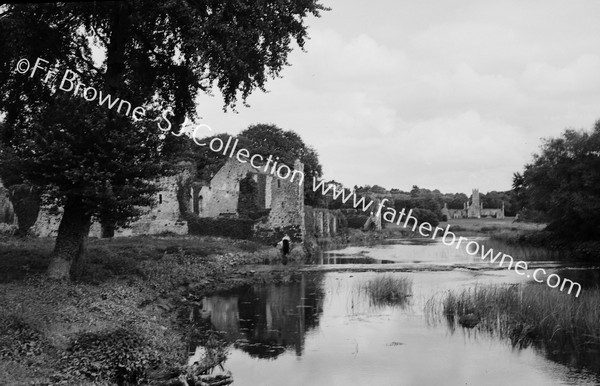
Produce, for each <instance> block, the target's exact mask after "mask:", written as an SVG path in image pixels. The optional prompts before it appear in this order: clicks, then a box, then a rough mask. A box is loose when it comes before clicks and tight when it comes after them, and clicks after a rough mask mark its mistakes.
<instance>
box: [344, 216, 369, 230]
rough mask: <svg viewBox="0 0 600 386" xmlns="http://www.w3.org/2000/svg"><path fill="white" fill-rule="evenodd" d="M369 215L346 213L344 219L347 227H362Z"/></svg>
mask: <svg viewBox="0 0 600 386" xmlns="http://www.w3.org/2000/svg"><path fill="white" fill-rule="evenodd" d="M368 219H369V216H368V215H366V214H347V215H346V221H347V223H348V228H354V229H362V227H363V226H364V225H365V223H366V222H367V220H368Z"/></svg>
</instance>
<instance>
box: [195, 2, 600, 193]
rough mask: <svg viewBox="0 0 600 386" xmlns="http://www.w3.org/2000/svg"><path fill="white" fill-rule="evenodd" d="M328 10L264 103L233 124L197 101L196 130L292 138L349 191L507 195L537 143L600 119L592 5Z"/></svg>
mask: <svg viewBox="0 0 600 386" xmlns="http://www.w3.org/2000/svg"><path fill="white" fill-rule="evenodd" d="M332 1H333V0H332ZM332 6H333V11H331V12H327V13H324V15H323V17H322V18H320V19H317V20H314V21H313V22H311V29H310V30H309V34H310V36H311V39H310V40H308V41H307V43H306V46H305V48H306V52H302V51H300V50H296V51H294V52H293V53H292V54H291V55H290V58H289V61H290V63H292V66H291V67H288V68H285V69H284V70H283V72H282V74H281V75H282V78H277V79H274V80H272V81H270V82H269V83H268V84H267V89H269V93H267V94H263V93H260V92H257V93H255V94H253V95H252V96H251V97H250V99H249V103H250V105H251V108H243V107H240V108H239V114H231V113H228V114H222V113H221V111H220V109H221V103H222V102H221V100H220V94H219V93H216V95H217V98H212V99H210V98H202V102H201V107H200V111H201V113H202V115H203V116H204V119H205V121H206V122H204V123H209V124H210V126H211V127H213V128H214V129H215V131H217V132H218V131H228V132H231V133H236V132H239V131H241V130H243V129H244V128H246V127H247V126H248V125H250V124H253V123H259V122H272V123H275V124H277V125H279V126H280V127H282V128H284V129H291V130H294V131H296V132H298V133H299V134H300V135H301V136H302V138H303V139H304V140H305V142H307V143H308V144H310V145H313V146H314V147H315V148H316V149H317V151H318V152H319V153H320V159H321V162H322V164H323V166H324V170H325V172H326V177H327V178H331V179H335V180H338V181H341V182H343V183H344V184H346V185H348V186H353V185H355V184H356V185H363V184H371V185H373V184H379V185H383V186H387V187H397V188H401V189H410V186H412V185H413V184H418V185H420V186H424V187H430V188H439V189H440V190H442V191H463V192H469V191H470V189H471V188H473V187H480V188H481V189H482V190H483V191H486V190H492V189H494V190H505V189H509V188H510V185H511V177H512V173H513V172H515V171H518V170H520V169H522V167H523V165H524V164H525V163H527V162H529V161H530V159H531V154H532V153H533V152H536V151H537V150H538V146H539V144H540V137H549V136H557V135H559V134H560V132H561V131H562V130H564V129H565V128H566V127H576V128H589V127H591V125H592V124H593V122H594V121H595V120H596V119H598V118H600V71H598V70H599V69H600V55H598V54H597V47H598V46H600V24H599V23H597V22H596V21H595V18H596V15H597V14H598V12H599V11H600V2H592V1H585V2H578V3H577V4H574V3H565V2H563V1H556V0H548V1H544V2H541V1H533V2H522V1H516V0H507V1H505V2H495V3H493V2H471V1H463V0H459V1H456V2H451V3H446V2H432V1H423V2H406V1H391V0H390V1H388V0H385V1H384V0H377V1H375V3H374V4H373V6H372V7H371V8H370V9H369V17H368V18H366V17H365V16H364V5H363V4H362V3H361V2H358V1H351V0H344V1H343V2H341V3H339V4H334V5H332Z"/></svg>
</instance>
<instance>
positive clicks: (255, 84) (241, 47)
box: [0, 0, 325, 278]
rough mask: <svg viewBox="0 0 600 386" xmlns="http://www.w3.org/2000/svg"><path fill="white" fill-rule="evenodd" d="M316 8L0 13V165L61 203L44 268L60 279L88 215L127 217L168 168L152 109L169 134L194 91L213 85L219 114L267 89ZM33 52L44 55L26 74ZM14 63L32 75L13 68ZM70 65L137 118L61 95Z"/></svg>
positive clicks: (214, 6)
mask: <svg viewBox="0 0 600 386" xmlns="http://www.w3.org/2000/svg"><path fill="white" fill-rule="evenodd" d="M324 9H325V8H324V7H323V6H321V5H320V4H318V3H317V1H316V0H299V1H294V2H280V1H275V0H271V1H269V0H267V1H262V2H258V3H257V2H254V1H250V0H246V1H244V0H241V1H240V0H235V1H234V0H228V1H216V0H205V1H202V0H200V1H193V2H192V1H186V0H169V1H165V2H152V1H146V2H139V1H133V0H130V1H119V2H80V3H46V4H11V5H6V6H3V7H2V8H0V12H1V13H0V52H2V56H1V58H0V116H1V115H2V114H5V118H4V124H3V125H2V131H1V132H0V141H1V148H0V170H1V171H2V177H3V178H9V177H10V179H11V180H12V181H13V182H15V183H20V182H26V183H28V184H32V185H35V186H36V187H38V188H39V190H40V191H41V192H42V193H43V194H42V197H43V198H44V201H45V202H46V203H48V202H53V203H55V204H57V205H60V206H62V207H63V208H64V211H63V219H62V221H61V224H60V227H59V231H58V236H57V240H56V246H55V250H54V259H53V262H52V264H51V265H50V268H49V273H50V275H51V276H52V277H56V278H64V277H68V274H69V269H70V267H71V263H72V261H74V260H76V259H77V257H78V256H79V255H81V252H82V251H83V243H84V241H85V238H86V237H87V233H88V230H89V226H90V222H91V220H92V219H93V218H97V219H101V220H105V221H108V222H112V223H116V224H126V223H127V222H128V221H129V220H131V219H132V218H135V216H136V215H138V214H139V211H138V209H137V208H138V207H139V206H143V205H148V204H151V203H152V202H153V193H154V192H155V191H156V189H157V188H156V185H155V184H154V181H155V180H156V178H157V177H159V176H160V175H164V174H168V173H169V172H171V171H172V168H171V165H172V161H173V160H174V159H175V157H174V156H175V154H174V153H175V152H176V151H177V150H178V147H177V146H172V143H173V142H177V141H178V140H180V139H177V138H176V137H175V136H171V135H167V136H165V134H164V132H163V131H161V130H160V128H159V127H157V122H156V119H157V118H158V119H160V118H161V117H163V118H164V115H161V113H164V111H166V110H167V109H171V111H172V113H173V114H172V116H170V117H169V118H170V121H171V122H170V123H171V124H172V127H173V128H174V130H177V126H178V124H180V123H181V122H183V120H184V119H185V117H186V116H190V115H191V116H193V115H195V103H194V100H195V97H196V95H197V93H199V92H209V91H210V89H211V88H212V86H213V85H214V86H215V87H217V88H218V89H220V91H221V93H222V94H223V98H224V108H225V109H227V108H234V107H235V104H236V101H237V100H238V98H239V97H241V99H242V101H245V99H246V97H247V96H248V95H249V94H250V93H251V92H252V91H253V90H255V89H257V88H258V89H264V85H265V82H266V81H267V79H268V78H269V77H276V76H278V75H279V74H280V72H281V70H282V68H283V67H284V66H285V65H287V64H288V63H287V56H288V54H289V52H290V51H291V50H292V42H296V43H297V44H298V46H300V47H303V45H304V42H305V39H306V36H307V30H306V25H305V24H304V19H305V18H306V17H307V16H309V15H314V16H319V12H320V11H321V10H324ZM98 57H100V59H98ZM38 58H41V59H43V60H45V61H46V62H45V63H44V62H41V63H42V64H43V66H42V67H43V68H38V69H37V71H38V74H39V76H38V75H36V76H33V73H32V72H33V68H34V63H35V62H36V60H37V59H38ZM22 59H27V60H29V61H30V63H31V68H32V70H30V71H29V72H27V73H19V71H17V70H18V68H17V65H18V63H20V62H19V61H21V60H22ZM44 68H45V70H44ZM67 70H68V71H71V72H72V74H73V76H76V78H77V80H76V81H75V80H74V82H81V83H82V84H84V85H85V87H93V88H94V89H96V90H97V91H100V92H104V93H105V94H110V95H111V96H113V97H114V98H117V97H118V98H121V99H122V100H127V101H129V102H130V103H131V105H132V106H143V108H144V109H145V114H141V115H142V116H141V119H131V116H125V115H123V114H122V113H120V112H117V111H115V109H110V108H107V107H106V106H101V105H99V103H94V102H89V100H86V94H87V93H88V91H87V89H85V90H84V87H81V89H82V90H81V91H80V93H79V95H75V94H76V91H74V92H70V91H69V92H67V91H64V89H61V88H60V85H59V84H60V83H61V80H63V79H64V78H62V79H61V77H62V76H63V75H64V74H65V73H66V71H67ZM53 71H54V72H53ZM30 73H31V75H32V76H29V75H30ZM57 86H59V87H58V88H57ZM76 90H77V89H76ZM90 93H91V91H90ZM87 95H88V96H89V94H87ZM138 117H139V116H138Z"/></svg>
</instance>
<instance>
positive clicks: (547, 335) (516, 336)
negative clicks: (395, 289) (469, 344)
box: [426, 284, 600, 349]
mask: <svg viewBox="0 0 600 386" xmlns="http://www.w3.org/2000/svg"><path fill="white" fill-rule="evenodd" d="M440 312H441V313H442V314H443V315H444V316H446V318H447V319H448V320H449V321H450V322H452V321H454V323H456V322H457V321H458V320H460V318H464V317H466V316H470V317H476V318H477V319H478V320H479V321H480V322H479V326H478V327H479V328H480V329H484V330H488V331H489V332H491V333H497V334H499V335H500V336H502V337H507V338H510V340H511V342H512V343H513V345H519V346H526V345H529V344H531V343H535V342H538V343H544V344H545V345H546V346H547V345H551V346H554V347H560V346H565V345H566V346H569V347H577V348H582V347H586V346H590V347H592V346H593V347H595V349H597V348H598V347H599V346H600V289H599V288H595V289H586V290H585V291H583V292H582V294H581V296H580V297H579V298H575V297H574V296H570V295H567V294H565V293H561V292H559V291H557V290H555V289H551V288H547V287H546V286H543V285H535V284H524V285H510V286H491V285H490V286H478V287H475V288H471V289H467V290H464V291H461V292H452V291H450V292H448V293H447V294H445V295H444V296H443V297H442V298H441V299H431V300H430V301H429V302H428V303H427V306H426V313H428V314H431V313H438V314H439V313H440Z"/></svg>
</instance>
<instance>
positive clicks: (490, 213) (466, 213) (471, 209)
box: [442, 189, 504, 219]
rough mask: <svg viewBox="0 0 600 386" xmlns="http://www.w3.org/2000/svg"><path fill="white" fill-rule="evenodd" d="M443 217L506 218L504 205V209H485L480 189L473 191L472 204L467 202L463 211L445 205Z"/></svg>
mask: <svg viewBox="0 0 600 386" xmlns="http://www.w3.org/2000/svg"><path fill="white" fill-rule="evenodd" d="M442 215H443V216H445V217H446V219H453V218H482V217H494V218H504V203H502V208H484V207H483V203H482V202H481V200H480V197H479V189H473V194H472V196H471V202H470V203H469V202H465V203H464V206H463V208H462V209H448V204H446V203H445V204H444V208H443V209H442Z"/></svg>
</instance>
